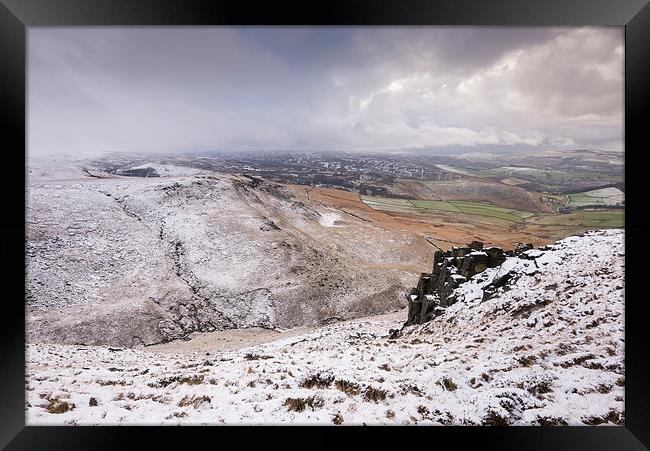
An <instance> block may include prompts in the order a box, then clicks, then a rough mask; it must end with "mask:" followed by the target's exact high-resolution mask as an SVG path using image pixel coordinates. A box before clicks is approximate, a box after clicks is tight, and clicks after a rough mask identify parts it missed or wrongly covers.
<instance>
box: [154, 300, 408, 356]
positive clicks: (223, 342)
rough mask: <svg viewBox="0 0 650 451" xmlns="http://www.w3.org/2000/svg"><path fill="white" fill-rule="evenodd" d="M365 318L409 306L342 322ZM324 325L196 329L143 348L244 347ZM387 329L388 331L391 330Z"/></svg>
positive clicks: (401, 316) (401, 314) (400, 315)
mask: <svg viewBox="0 0 650 451" xmlns="http://www.w3.org/2000/svg"><path fill="white" fill-rule="evenodd" d="M363 320H375V321H378V320H396V321H399V320H406V308H404V309H402V310H399V311H396V312H391V313H384V314H381V315H373V316H366V317H362V318H355V319H350V320H345V321H342V323H347V322H350V321H363ZM321 327H323V326H301V327H295V328H293V329H287V330H284V331H281V332H280V331H275V330H270V329H262V328H259V327H251V328H249V329H229V330H220V331H216V332H195V333H193V334H191V335H190V337H189V338H190V339H189V340H187V341H180V340H179V341H172V342H169V343H162V344H157V345H153V346H147V347H145V348H143V350H145V351H151V352H170V353H178V352H196V351H199V352H202V351H226V350H231V349H242V348H247V347H249V346H255V345H259V344H263V343H269V342H271V341H276V340H281V339H284V338H288V337H294V336H296V335H303V334H308V333H310V332H313V331H315V330H317V329H319V328H321ZM386 332H388V330H387V331H386Z"/></svg>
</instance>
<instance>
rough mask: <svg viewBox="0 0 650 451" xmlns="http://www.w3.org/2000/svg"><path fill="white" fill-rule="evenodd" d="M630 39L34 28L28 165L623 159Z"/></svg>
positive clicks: (567, 33) (587, 31)
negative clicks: (117, 156) (544, 156)
mask: <svg viewBox="0 0 650 451" xmlns="http://www.w3.org/2000/svg"><path fill="white" fill-rule="evenodd" d="M623 37H624V35H623V28H619V27H610V28H553V29H551V28H540V27H535V28H509V27H498V28H485V27H395V28H392V27H310V28H289V27H266V28H261V27H229V28H223V27H175V28H164V27H151V28H121V27H105V28H103V27H93V28H79V27H77V28H30V29H29V32H28V152H30V153H31V154H44V153H57V152H87V151H91V152H93V151H127V152H128V151H147V152H148V151H154V152H157V151H161V152H169V151H203V150H248V149H269V150H272V149H301V150H348V151H355V150H358V151H367V150H373V151H375V150H376V151H383V150H387V151H394V150H412V149H425V150H427V151H431V152H445V151H450V150H453V149H461V150H463V151H466V152H476V151H482V150H494V149H505V150H508V149H512V150H515V151H516V150H518V149H532V148H540V149H551V148H552V149H556V148H600V149H606V150H618V151H621V150H623V76H624V75H623V59H624V45H623V42H624V41H623Z"/></svg>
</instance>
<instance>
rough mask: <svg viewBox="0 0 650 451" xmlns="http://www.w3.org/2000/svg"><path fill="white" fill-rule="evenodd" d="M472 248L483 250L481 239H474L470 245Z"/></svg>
mask: <svg viewBox="0 0 650 451" xmlns="http://www.w3.org/2000/svg"><path fill="white" fill-rule="evenodd" d="M467 247H469V248H470V249H474V250H475V251H482V250H483V243H481V242H480V241H472V242H471V243H470V244H469V246H467Z"/></svg>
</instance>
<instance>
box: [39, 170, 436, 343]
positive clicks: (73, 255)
mask: <svg viewBox="0 0 650 451" xmlns="http://www.w3.org/2000/svg"><path fill="white" fill-rule="evenodd" d="M48 161H49V160H48ZM48 161H46V162H42V163H39V164H30V169H29V172H30V183H29V184H28V187H27V189H26V191H27V193H26V194H27V206H26V207H27V218H26V222H27V242H26V260H27V262H26V263H27V268H26V276H27V280H26V304H27V323H28V324H27V335H28V341H30V342H53V343H68V344H75V343H83V344H88V345H111V346H129V347H131V346H136V345H150V344H154V343H160V342H163V341H167V340H174V339H178V338H182V337H186V336H187V335H188V334H190V333H192V332H195V331H213V330H221V329H232V328H242V327H264V328H291V327H296V326H302V325H315V324H320V323H323V322H327V321H332V320H338V319H349V318H354V317H361V316H367V315H369V314H372V313H376V312H386V311H394V310H396V309H399V308H401V307H402V306H403V305H404V298H403V291H404V290H405V289H406V288H407V287H408V286H410V285H411V284H412V283H413V282H414V280H415V279H416V278H417V274H418V272H419V270H421V269H423V268H426V267H427V266H428V265H429V263H428V262H429V261H430V255H431V254H432V248H431V246H429V245H427V244H426V242H425V241H424V240H423V239H422V238H419V237H416V236H413V235H412V234H408V233H406V232H397V231H390V230H383V229H380V228H378V227H375V226H374V225H372V224H370V223H368V222H365V221H362V220H360V219H358V218H355V217H352V216H350V215H345V214H344V213H343V212H339V211H338V210H333V209H330V208H326V207H324V206H322V205H321V204H319V203H317V202H308V201H305V199H304V198H303V197H296V195H295V194H294V193H293V192H292V191H291V189H290V188H288V187H287V186H284V185H278V184H274V183H270V182H266V181H263V180H262V179H259V178H251V177H246V176H239V175H227V174H218V173H208V174H200V175H187V174H188V171H187V170H186V168H182V167H180V170H179V169H178V168H179V167H175V166H169V165H166V166H161V165H158V166H156V168H155V169H156V170H157V171H159V172H160V173H162V174H164V175H166V176H165V177H147V178H145V177H117V176H114V175H110V177H108V176H107V178H100V177H99V176H97V175H96V174H99V172H97V171H96V170H95V169H93V168H91V170H90V172H89V174H91V175H88V174H86V175H84V174H85V173H83V172H82V167H83V163H82V162H77V163H74V164H73V163H72V162H70V161H69V160H65V159H64V160H61V161H53V162H52V165H51V166H48V164H47V162H48ZM144 166H147V165H144ZM147 167H148V166H147ZM179 171H180V172H179ZM190 172H191V171H190ZM104 175H105V174H104ZM104 175H102V177H104ZM301 194H302V193H301Z"/></svg>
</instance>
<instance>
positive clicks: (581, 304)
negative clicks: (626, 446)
mask: <svg viewBox="0 0 650 451" xmlns="http://www.w3.org/2000/svg"><path fill="white" fill-rule="evenodd" d="M623 239H624V234H623V231H620V230H609V231H596V232H590V233H588V234H585V235H584V236H579V237H569V238H567V239H565V240H562V241H559V242H558V243H556V244H555V245H554V246H552V247H550V248H548V250H543V251H540V250H534V251H530V252H529V254H530V255H528V258H530V260H528V259H522V258H516V257H513V258H509V259H508V260H507V261H506V262H505V263H504V265H503V266H502V267H500V268H493V269H489V270H487V271H485V272H484V273H481V274H479V275H477V276H475V277H474V278H472V279H470V281H468V282H467V283H466V284H464V285H462V286H461V287H459V288H458V298H459V299H460V300H459V302H457V303H456V304H455V305H453V306H452V307H449V308H448V309H447V311H446V312H445V313H444V314H443V315H442V316H440V317H437V318H436V319H435V320H433V321H431V322H430V323H427V324H425V325H421V326H411V327H408V328H405V329H404V331H403V335H402V336H401V337H399V338H397V339H394V340H391V339H388V331H389V329H391V328H399V327H401V324H402V323H403V322H404V320H405V319H406V313H405V312H404V311H402V312H398V313H395V314H392V315H390V316H384V317H379V318H375V319H373V318H370V319H357V320H351V321H347V322H341V323H336V324H331V325H328V326H324V327H321V328H319V329H317V330H316V331H315V332H312V333H308V334H304V335H299V336H292V337H289V338H284V339H282V340H279V341H274V342H270V343H267V344H262V345H257V346H254V347H249V348H245V349H239V350H229V351H215V350H211V349H201V350H200V351H195V352H188V353H176V354H174V353H171V354H170V353H162V352H151V351H147V350H146V348H145V349H139V350H137V349H113V348H106V347H92V346H69V345H49V344H32V345H29V346H28V348H27V379H28V383H27V423H28V424H63V423H65V424H159V423H171V424H175V423H188V424H220V423H253V424H260V423H281V422H290V423H298V424H303V423H323V424H331V423H335V424H340V423H341V424H361V423H366V424H377V423H385V424H416V423H417V424H423V423H424V424H488V425H500V424H512V425H530V424H533V425H535V424H570V425H580V424H621V423H622V422H623V421H624V402H623V396H624V385H625V378H624V367H623V356H624V343H625V342H624V334H623V310H624V301H623V277H624V247H623ZM508 270H510V271H513V274H514V277H513V279H512V281H511V282H510V283H509V284H508V285H507V286H506V287H505V288H502V289H501V291H499V292H498V293H497V294H496V296H494V297H492V298H490V299H487V300H485V301H481V298H482V290H481V287H482V286H484V285H486V284H487V283H489V282H490V281H491V280H492V278H494V277H496V276H498V275H500V274H503V273H504V271H508ZM91 398H92V400H91ZM90 404H96V405H90Z"/></svg>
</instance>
